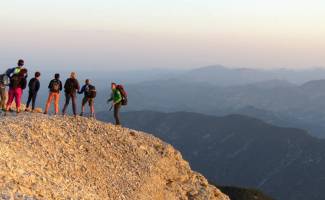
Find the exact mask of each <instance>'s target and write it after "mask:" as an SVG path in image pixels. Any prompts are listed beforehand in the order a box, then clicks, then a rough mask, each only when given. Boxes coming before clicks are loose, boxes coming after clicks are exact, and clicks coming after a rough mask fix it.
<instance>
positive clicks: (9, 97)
mask: <svg viewBox="0 0 325 200" xmlns="http://www.w3.org/2000/svg"><path fill="white" fill-rule="evenodd" d="M14 93H15V91H14V89H9V92H8V101H7V107H6V110H7V111H9V109H10V107H11V104H12V102H13V101H14V97H15V96H14Z"/></svg>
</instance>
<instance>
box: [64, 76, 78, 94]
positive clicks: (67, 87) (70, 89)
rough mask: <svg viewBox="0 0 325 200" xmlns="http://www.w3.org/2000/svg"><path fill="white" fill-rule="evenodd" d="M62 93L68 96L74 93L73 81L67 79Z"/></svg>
mask: <svg viewBox="0 0 325 200" xmlns="http://www.w3.org/2000/svg"><path fill="white" fill-rule="evenodd" d="M64 91H65V92H66V93H68V94H71V93H74V92H75V91H76V86H75V81H74V79H71V78H69V79H68V80H67V82H66V84H65V87H64Z"/></svg>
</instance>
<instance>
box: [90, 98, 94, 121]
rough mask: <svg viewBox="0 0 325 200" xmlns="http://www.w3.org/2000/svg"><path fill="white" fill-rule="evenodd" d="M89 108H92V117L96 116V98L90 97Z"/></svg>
mask: <svg viewBox="0 0 325 200" xmlns="http://www.w3.org/2000/svg"><path fill="white" fill-rule="evenodd" d="M89 108H90V113H91V117H95V108H94V98H90V99H89Z"/></svg>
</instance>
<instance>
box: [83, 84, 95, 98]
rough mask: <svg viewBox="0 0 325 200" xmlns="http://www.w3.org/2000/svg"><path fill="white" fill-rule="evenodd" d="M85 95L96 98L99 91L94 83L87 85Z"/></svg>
mask: <svg viewBox="0 0 325 200" xmlns="http://www.w3.org/2000/svg"><path fill="white" fill-rule="evenodd" d="M85 95H86V97H88V98H95V97H96V95H97V91H96V88H95V86H93V85H88V86H86V89H85Z"/></svg>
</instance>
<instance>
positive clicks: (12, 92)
mask: <svg viewBox="0 0 325 200" xmlns="http://www.w3.org/2000/svg"><path fill="white" fill-rule="evenodd" d="M26 74H27V69H25V68H23V69H21V70H20V71H19V73H15V74H13V75H12V76H11V78H10V84H9V92H8V96H9V97H8V102H7V106H6V111H9V110H11V109H10V107H11V104H12V102H13V101H14V99H15V102H16V112H17V114H18V113H19V112H20V103H21V97H22V95H23V90H24V89H25V88H26V85H27V80H26V77H27V75H26Z"/></svg>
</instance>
